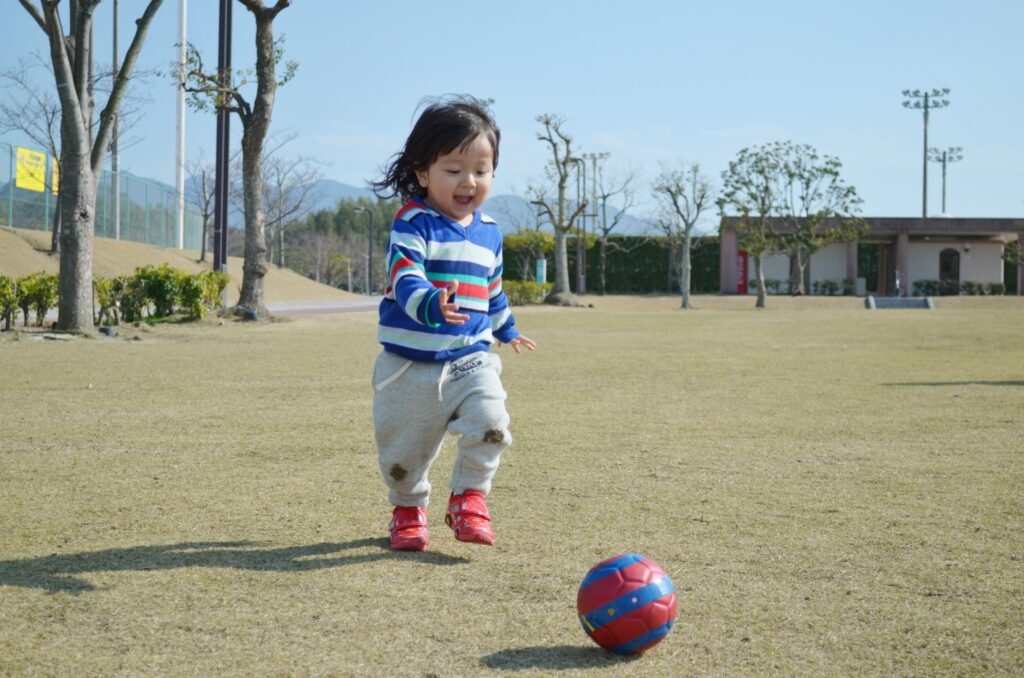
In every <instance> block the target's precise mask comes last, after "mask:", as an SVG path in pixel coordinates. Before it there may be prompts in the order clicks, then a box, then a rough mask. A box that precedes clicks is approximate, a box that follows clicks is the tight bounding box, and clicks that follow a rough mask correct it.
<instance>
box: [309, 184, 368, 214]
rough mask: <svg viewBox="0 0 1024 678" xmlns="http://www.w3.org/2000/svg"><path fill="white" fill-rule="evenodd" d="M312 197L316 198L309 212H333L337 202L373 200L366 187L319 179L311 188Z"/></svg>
mask: <svg viewBox="0 0 1024 678" xmlns="http://www.w3.org/2000/svg"><path fill="white" fill-rule="evenodd" d="M313 195H315V196H316V199H315V202H314V203H313V207H312V209H310V211H311V212H316V211H319V210H333V209H334V208H335V207H337V206H338V201H339V200H358V199H359V198H366V199H368V200H373V198H374V195H373V191H371V190H370V189H369V188H366V187H362V188H360V187H358V186H352V185H350V184H343V183H341V182H340V181H335V180H334V179H321V180H320V181H318V182H316V184H315V185H314V186H313Z"/></svg>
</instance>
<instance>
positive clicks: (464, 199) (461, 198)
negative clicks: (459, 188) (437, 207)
mask: <svg viewBox="0 0 1024 678" xmlns="http://www.w3.org/2000/svg"><path fill="white" fill-rule="evenodd" d="M455 202H456V204H459V205H462V206H463V207H465V206H467V205H469V204H470V203H472V202H473V196H471V195H457V196H455Z"/></svg>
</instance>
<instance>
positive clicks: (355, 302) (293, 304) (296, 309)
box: [267, 296, 381, 316]
mask: <svg viewBox="0 0 1024 678" xmlns="http://www.w3.org/2000/svg"><path fill="white" fill-rule="evenodd" d="M380 300H381V297H380V296H366V297H357V298H346V299H329V300H323V299H321V300H318V301H275V302H271V303H268V304H267V309H268V310H269V311H270V312H271V313H274V314H276V315H291V316H295V315H319V314H322V313H360V312H369V311H376V310H377V307H378V306H379V305H380Z"/></svg>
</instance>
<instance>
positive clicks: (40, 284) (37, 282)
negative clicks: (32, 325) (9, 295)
mask: <svg viewBox="0 0 1024 678" xmlns="http://www.w3.org/2000/svg"><path fill="white" fill-rule="evenodd" d="M16 287H17V295H16V296H17V306H18V307H19V308H20V309H21V312H22V315H23V316H24V319H25V325H26V326H27V325H28V312H29V310H30V309H31V310H33V311H35V314H36V325H38V326H39V327H42V326H43V323H45V322H46V314H47V313H48V312H49V311H50V309H51V308H53V307H54V306H56V305H57V302H58V300H59V297H58V287H59V279H58V278H57V276H56V275H54V274H52V273H46V272H45V271H40V272H39V273H30V274H29V275H26V276H24V277H21V278H18V281H17V284H16Z"/></svg>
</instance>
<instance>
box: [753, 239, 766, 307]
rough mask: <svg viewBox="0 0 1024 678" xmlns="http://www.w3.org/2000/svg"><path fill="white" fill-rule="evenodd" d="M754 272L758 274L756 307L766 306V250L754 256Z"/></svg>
mask: <svg viewBox="0 0 1024 678" xmlns="http://www.w3.org/2000/svg"><path fill="white" fill-rule="evenodd" d="M754 273H755V275H756V276H757V305H756V308H764V307H765V303H764V301H765V290H764V252H759V253H758V255H757V256H756V257H754Z"/></svg>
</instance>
